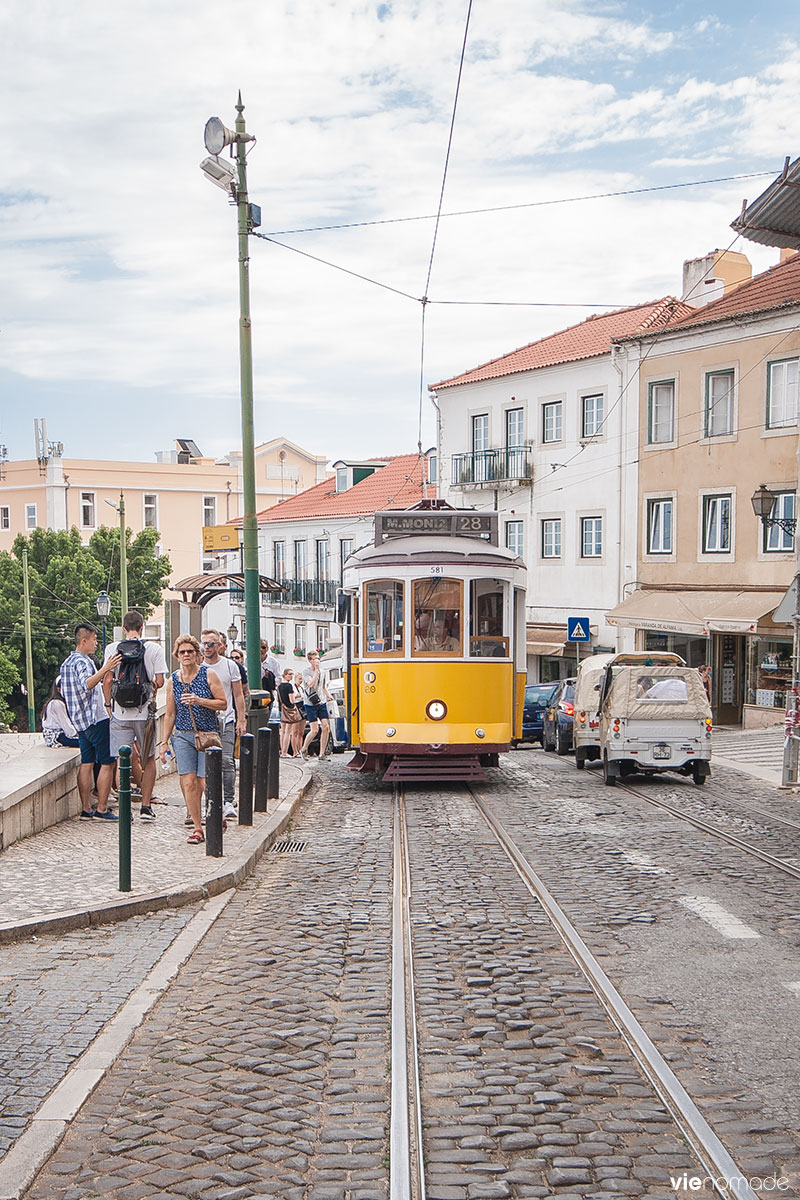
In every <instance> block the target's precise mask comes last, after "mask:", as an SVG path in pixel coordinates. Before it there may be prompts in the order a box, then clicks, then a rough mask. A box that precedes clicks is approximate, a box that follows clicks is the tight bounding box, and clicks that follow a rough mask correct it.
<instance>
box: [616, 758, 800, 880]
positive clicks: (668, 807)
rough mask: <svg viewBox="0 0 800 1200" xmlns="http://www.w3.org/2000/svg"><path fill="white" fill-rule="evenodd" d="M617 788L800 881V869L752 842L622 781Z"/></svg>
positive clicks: (619, 781)
mask: <svg viewBox="0 0 800 1200" xmlns="http://www.w3.org/2000/svg"><path fill="white" fill-rule="evenodd" d="M617 787H618V788H621V789H622V791H624V792H628V793H629V795H631V796H635V797H636V798H637V799H638V800H644V801H645V802H646V803H647V804H652V805H653V807H654V808H663V809H664V811H665V812H668V813H671V814H672V816H673V817H678V818H679V820H681V821H688V822H689V824H690V825H694V826H695V828H696V829H702V831H703V832H704V833H710V834H711V835H712V837H716V838H720V839H721V840H722V841H724V842H729V843H730V845H731V846H735V847H736V848H737V850H742V851H743V852H744V853H745V854H750V855H751V856H752V857H753V858H759V859H761V861H762V862H765V863H767V865H768V866H770V867H774V868H775V870H776V871H783V872H784V874H786V875H791V877H792V878H793V879H800V867H793V866H792V864H791V863H788V862H786V861H785V859H782V858H776V857H775V855H774V854H768V853H767V851H766V850H759V848H758V846H754V845H752V843H751V842H745V841H744V840H743V839H742V838H740V837H737V836H736V834H735V833H726V832H725V830H724V829H720V828H719V827H718V826H716V825H710V824H709V823H708V822H707V821H702V820H701V819H700V817H693V816H691V814H689V813H685V812H682V811H681V809H679V808H675V807H674V805H672V804H667V802H666V801H665V800H656V798H655V797H654V796H646V795H645V794H644V792H639V791H637V790H636V788H634V787H631V785H630V784H629V783H623V782H622V780H617Z"/></svg>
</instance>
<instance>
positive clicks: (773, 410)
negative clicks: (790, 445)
mask: <svg viewBox="0 0 800 1200" xmlns="http://www.w3.org/2000/svg"><path fill="white" fill-rule="evenodd" d="M798 361H800V360H798V359H796V358H785V359H783V360H782V361H781V362H772V363H770V364H769V368H768V372H767V429H781V428H783V427H785V426H787V425H796V424H797V374H798V371H797V364H798Z"/></svg>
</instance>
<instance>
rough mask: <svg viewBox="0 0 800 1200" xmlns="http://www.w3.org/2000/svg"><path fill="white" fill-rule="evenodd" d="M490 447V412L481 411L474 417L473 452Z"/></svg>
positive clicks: (476, 452)
mask: <svg viewBox="0 0 800 1200" xmlns="http://www.w3.org/2000/svg"><path fill="white" fill-rule="evenodd" d="M488 449H489V414H488V413H480V415H479V416H477V417H473V418H472V453H473V454H478V453H480V451H481V450H488Z"/></svg>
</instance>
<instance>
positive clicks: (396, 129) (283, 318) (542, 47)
mask: <svg viewBox="0 0 800 1200" xmlns="http://www.w3.org/2000/svg"><path fill="white" fill-rule="evenodd" d="M467 12H468V0H379V2H377V3H366V2H362V0H336V2H335V3H334V2H333V0H327V2H325V0H285V3H284V4H282V5H279V4H276V3H275V0H261V2H260V3H255V2H251V3H246V2H244V0H228V3H226V4H225V5H219V4H216V3H215V4H213V5H212V4H210V3H208V2H207V0H172V2H171V3H170V4H169V5H165V4H163V2H162V0H136V2H133V0H117V3H114V4H108V3H103V4H101V3H100V2H99V0H70V3H69V4H64V3H63V2H62V0H5V3H4V4H3V5H2V6H0V111H2V112H3V113H4V114H5V120H4V123H3V134H4V136H3V146H4V152H3V162H2V171H1V172H0V444H4V445H5V446H6V447H7V451H8V457H9V458H10V459H12V460H13V459H21V458H31V457H33V454H34V433H33V421H34V418H38V417H44V418H46V420H47V431H48V436H49V438H50V439H51V440H53V441H60V442H63V444H64V454H65V455H66V456H67V457H98V458H122V459H131V460H144V461H153V456H154V454H155V452H156V451H158V450H164V449H170V448H172V447H173V446H174V439H175V438H176V437H188V438H193V439H194V440H195V441H196V442H197V444H198V445H199V446H200V448H201V450H202V451H203V453H204V454H210V455H214V456H219V455H223V454H225V453H226V452H227V451H229V450H231V449H235V448H237V447H238V446H239V445H240V443H241V424H240V400H239V395H240V393H239V358H238V315H239V299H238V262H237V254H238V251H237V236H236V210H235V208H233V207H231V206H229V205H228V203H227V200H226V197H225V195H224V193H223V192H222V191H220V190H219V189H217V188H215V187H213V186H212V185H211V184H210V183H209V182H208V181H207V180H206V179H205V178H204V177H203V175H202V173H201V171H200V170H199V163H200V161H201V159H203V158H204V157H205V155H206V151H205V149H204V145H203V129H204V126H205V122H206V120H207V119H208V118H209V117H210V116H218V117H220V118H221V119H222V120H223V121H224V123H225V124H226V125H229V126H231V127H232V126H233V124H234V121H235V117H236V112H235V107H234V106H235V104H236V100H237V94H238V92H239V91H240V90H241V94H242V99H243V101H244V104H245V114H244V115H245V119H246V121H247V128H248V131H249V132H250V133H252V134H254V135H255V137H256V142H255V143H254V144H253V145H252V146H251V148H250V150H249V157H248V184H249V192H250V199H251V200H252V201H253V202H254V203H257V204H259V205H260V206H261V210H262V225H261V230H260V232H261V233H264V234H266V235H268V236H270V237H274V239H275V240H274V241H266V240H263V239H256V238H251V239H250V254H251V263H250V278H251V310H252V337H253V356H254V393H255V435H256V441H257V442H263V441H267V440H269V439H271V438H273V437H288V438H290V439H292V440H293V441H295V442H296V443H298V444H299V445H301V446H303V447H305V448H306V449H308V450H310V451H312V452H313V453H315V454H325V455H327V456H328V457H329V458H330V459H331V460H335V459H337V458H364V457H368V456H370V455H385V454H388V453H397V454H400V453H408V452H412V451H413V450H414V449H415V448H416V446H417V442H418V440H419V438H420V436H421V439H422V442H423V447H427V446H429V445H431V444H432V443H433V441H434V421H433V409H432V406H431V404H430V401H429V399H428V393H427V388H428V385H429V384H433V383H436V382H437V381H438V380H441V379H445V378H448V377H450V376H453V375H456V374H458V373H460V372H462V371H464V370H468V369H469V368H471V367H474V366H476V365H478V364H479V363H482V362H484V361H487V360H488V359H492V358H496V357H498V356H499V355H501V354H504V353H507V352H508V351H510V350H513V349H515V348H516V347H518V346H522V345H525V344H526V343H528V342H531V341H534V340H536V339H537V338H539V337H543V336H546V335H547V334H549V333H552V332H553V331H555V330H558V329H563V328H564V327H566V326H568V325H571V324H574V323H576V322H578V321H580V320H583V319H585V318H586V317H587V316H589V315H590V314H591V313H593V312H600V311H605V310H606V309H607V308H608V307H609V306H611V307H621V306H624V305H627V304H636V303H640V302H642V301H646V300H651V299H654V298H656V297H659V296H664V295H675V294H680V287H681V269H682V263H683V260H684V259H686V258H695V257H698V256H700V255H703V254H705V253H707V252H708V251H709V250H713V249H715V248H720V249H725V248H727V247H729V246H731V243H732V242H733V239H734V235H733V233H732V231H731V229H730V222H731V221H732V220H733V219H734V218H735V217H736V216H737V215H738V213H739V211H740V209H741V205H742V200H743V199H744V198H745V197H747V198H748V199H751V200H752V199H754V198H755V197H756V196H757V195H758V194H759V193H760V192H761V191H762V190H763V189H764V188H765V187H766V185H767V183H768V182H769V180H770V179H771V178H773V177H774V176H775V175H776V174H777V173H778V171H779V170H780V169H781V167H782V165H783V160H784V157H785V156H786V155H789V156H791V158H792V159H794V158H796V157H797V156H798V154H799V153H800V135H799V134H798V133H797V130H796V121H795V119H794V114H796V112H797V111H798V108H800V42H798V35H797V30H796V22H795V21H794V19H793V6H792V5H789V4H786V3H785V0H780V2H777V0H763V2H762V3H761V4H760V5H757V6H754V5H752V4H750V3H748V4H745V3H742V2H741V0H726V3H724V4H723V3H721V2H720V0H712V2H711V3H705V4H704V3H703V2H702V0H700V2H699V3H698V2H697V0H692V2H691V3H684V2H680V0H679V2H678V3H676V4H673V5H671V6H664V5H662V4H660V3H659V4H656V3H655V2H652V3H639V4H634V3H627V2H625V0H621V2H619V3H598V2H595V0H561V2H559V3H556V2H554V0H522V2H520V0H491V2H490V0H473V2H472V10H471V14H470V18H469V25H468V29H467V37H466V50H465V55H464V62H463V71H462V74H461V83H460V90H459V95H458V105H457V108H456V114H455V122H454V125H453V137H452V144H451V148H450V156H449V165H448V169H447V173H446V179H445V181H444V192H443V203H442V212H443V214H444V215H443V216H442V219H441V221H440V222H439V225H438V233H437V235H436V241H435V250H434V251H433V257H432V259H431V255H432V249H433V244H434V229H435V221H434V220H433V219H432V217H433V215H434V214H435V213H436V211H437V207H438V205H439V199H440V194H441V193H442V183H443V178H444V169H445V156H446V152H447V146H448V137H449V132H450V126H451V118H452V114H453V105H454V97H455V92H456V83H457V78H458V71H459V61H460V58H461V51H462V44H463V43H464V35H465V28H467ZM224 153H227V151H226V152H224ZM759 172H760V173H764V174H763V175H761V176H760V177H757V178H747V179H738V180H732V181H729V182H717V183H712V184H706V185H703V186H692V187H680V188H676V187H673V186H668V185H675V184H684V183H692V182H694V181H699V180H715V179H721V178H728V177H730V176H738V175H751V174H754V173H759ZM664 188H667V189H668V190H642V189H664ZM612 192H617V193H619V192H636V193H638V194H632V195H616V196H608V195H606V194H607V193H612ZM598 196H602V198H594V199H584V197H598ZM515 206H518V207H515ZM476 209H482V210H487V211H483V212H479V213H476V212H474V211H473V212H471V213H467V210H476ZM454 214H457V215H454ZM343 226H349V227H343ZM297 231H302V232H297ZM732 248H733V249H735V250H740V251H743V252H744V253H746V254H747V255H748V257H749V258H750V260H751V262H752V263H753V264H754V268H755V270H764V269H766V268H767V267H768V266H771V265H772V264H773V263H774V262H776V261H777V253H778V252H777V251H775V250H771V249H766V248H763V247H758V246H755V245H753V244H752V243H748V242H743V241H741V240H739V241H737V242H736V243H735V245H733V247H732ZM298 251H301V252H302V253H297V252H298ZM308 255H313V256H315V258H309V257H307V256H308ZM316 259H322V260H325V261H324V262H320V261H316ZM337 268H345V270H346V271H351V272H356V273H358V274H360V275H364V276H367V277H368V278H369V279H370V280H373V281H374V282H366V281H365V280H362V279H358V278H355V277H354V276H353V275H348V274H346V273H345V270H339V269H337ZM429 272H430V282H429V284H428V286H427V297H428V300H429V303H428V304H427V305H425V306H424V313H425V320H424V339H423V337H422V325H423V322H422V314H423V305H422V303H421V298H422V297H423V296H424V295H426V280H427V279H428V275H429ZM378 285H383V286H378ZM390 289H395V290H390ZM398 293H406V295H401V294H398ZM423 344H424V353H423ZM421 380H422V382H423V383H424V387H423V388H422V389H421V388H420V382H421ZM421 391H422V403H421V404H420V393H421ZM420 409H421V411H422V423H421V428H420Z"/></svg>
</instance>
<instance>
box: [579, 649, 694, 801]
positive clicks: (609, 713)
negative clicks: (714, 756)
mask: <svg viewBox="0 0 800 1200" xmlns="http://www.w3.org/2000/svg"><path fill="white" fill-rule="evenodd" d="M600 752H601V755H602V759H603V778H604V780H605V782H606V783H607V784H610V785H612V786H613V785H614V784H615V783H616V781H617V779H618V778H620V777H623V778H624V777H625V776H626V775H631V774H633V773H634V772H636V771H640V772H644V773H646V774H655V772H657V771H678V772H679V773H680V774H682V775H691V776H692V779H693V780H694V782H695V783H696V784H702V783H705V780H706V777H707V776H708V775H710V773H711V768H710V767H709V761H710V759H711V707H710V705H709V703H708V697H707V696H706V692H705V688H704V687H703V682H702V680H701V678H700V675H699V673H698V672H697V671H696V670H695V669H694V668H692V667H674V666H642V665H638V666H631V667H618V668H616V669H614V670H612V669H611V667H607V668H606V672H605V677H604V679H603V683H602V685H601V691H600Z"/></svg>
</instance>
